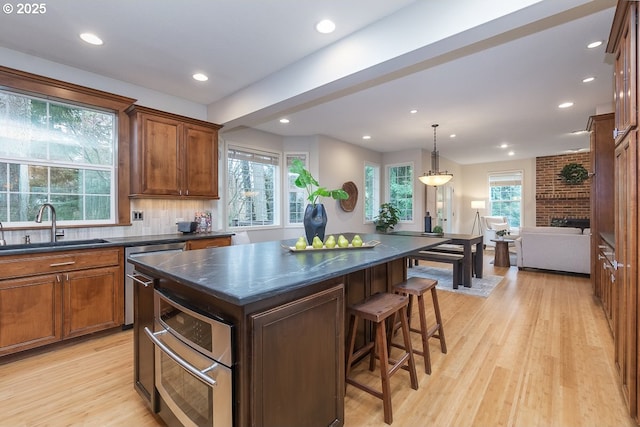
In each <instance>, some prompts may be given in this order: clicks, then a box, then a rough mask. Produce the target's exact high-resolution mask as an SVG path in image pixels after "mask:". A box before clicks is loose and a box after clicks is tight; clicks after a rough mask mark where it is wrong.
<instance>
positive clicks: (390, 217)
mask: <svg viewBox="0 0 640 427" xmlns="http://www.w3.org/2000/svg"><path fill="white" fill-rule="evenodd" d="M398 214H399V211H398V209H396V207H395V206H393V205H392V204H391V203H383V204H381V205H380V209H379V210H378V216H377V217H376V218H375V220H374V223H375V224H376V230H377V231H382V232H383V233H386V232H387V231H388V230H389V229H392V230H393V227H395V225H396V224H397V223H398V221H400V216H399V215H398Z"/></svg>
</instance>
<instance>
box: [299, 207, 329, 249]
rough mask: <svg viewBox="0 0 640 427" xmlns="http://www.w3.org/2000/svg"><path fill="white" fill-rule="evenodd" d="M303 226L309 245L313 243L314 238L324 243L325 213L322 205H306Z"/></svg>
mask: <svg viewBox="0 0 640 427" xmlns="http://www.w3.org/2000/svg"><path fill="white" fill-rule="evenodd" d="M303 224H304V232H305V234H306V235H307V242H308V243H309V244H312V243H313V238H314V237H315V236H318V237H319V238H320V240H322V241H323V242H324V229H325V228H326V227H327V212H326V211H325V210H324V205H323V204H321V203H317V204H315V205H307V208H306V209H305V211H304V221H303Z"/></svg>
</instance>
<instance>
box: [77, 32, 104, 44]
mask: <svg viewBox="0 0 640 427" xmlns="http://www.w3.org/2000/svg"><path fill="white" fill-rule="evenodd" d="M80 38H81V39H82V40H84V41H85V42H87V43H89V44H92V45H95V46H100V45H102V44H103V43H104V42H103V41H102V39H101V38H100V37H98V36H96V35H95V34H92V33H82V34H80Z"/></svg>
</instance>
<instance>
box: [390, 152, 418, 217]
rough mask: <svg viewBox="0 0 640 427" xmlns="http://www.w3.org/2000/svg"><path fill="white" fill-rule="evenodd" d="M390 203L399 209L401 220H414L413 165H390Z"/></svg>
mask: <svg viewBox="0 0 640 427" xmlns="http://www.w3.org/2000/svg"><path fill="white" fill-rule="evenodd" d="M387 176H388V177H389V203H391V204H392V205H393V206H395V207H396V209H398V211H399V214H398V216H399V217H400V221H413V184H414V183H413V166H412V165H411V164H403V165H398V166H388V167H387Z"/></svg>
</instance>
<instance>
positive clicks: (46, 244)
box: [0, 239, 108, 252]
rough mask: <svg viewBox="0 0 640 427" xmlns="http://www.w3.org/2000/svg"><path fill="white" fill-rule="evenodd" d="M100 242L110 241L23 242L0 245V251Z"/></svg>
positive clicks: (95, 243)
mask: <svg viewBox="0 0 640 427" xmlns="http://www.w3.org/2000/svg"><path fill="white" fill-rule="evenodd" d="M100 243H108V242H107V241H106V240H104V239H87V240H62V241H59V242H43V243H21V244H19V245H5V246H0V252H2V251H6V250H12V249H13V250H15V249H36V248H59V247H68V246H83V245H97V244H100Z"/></svg>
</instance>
